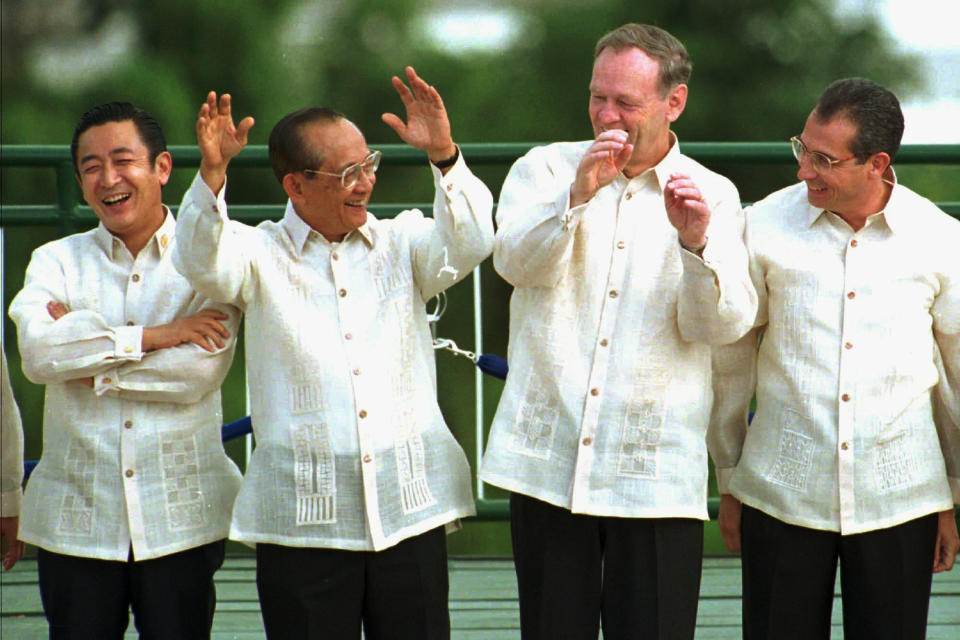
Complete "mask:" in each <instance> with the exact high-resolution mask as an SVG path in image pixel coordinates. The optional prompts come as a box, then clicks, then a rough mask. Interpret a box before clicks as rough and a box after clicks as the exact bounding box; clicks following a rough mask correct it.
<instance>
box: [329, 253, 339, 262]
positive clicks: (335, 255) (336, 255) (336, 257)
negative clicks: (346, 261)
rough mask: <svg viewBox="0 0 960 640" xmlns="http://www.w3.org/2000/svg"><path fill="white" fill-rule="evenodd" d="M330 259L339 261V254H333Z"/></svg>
mask: <svg viewBox="0 0 960 640" xmlns="http://www.w3.org/2000/svg"><path fill="white" fill-rule="evenodd" d="M331 257H332V258H333V259H334V260H339V259H340V254H339V253H335V254H333V256H331Z"/></svg>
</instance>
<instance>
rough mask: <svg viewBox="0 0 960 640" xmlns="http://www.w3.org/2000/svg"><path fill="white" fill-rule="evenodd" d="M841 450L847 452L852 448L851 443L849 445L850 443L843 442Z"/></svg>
mask: <svg viewBox="0 0 960 640" xmlns="http://www.w3.org/2000/svg"><path fill="white" fill-rule="evenodd" d="M840 448H841V449H843V450H844V451H846V450H847V449H849V448H850V443H848V442H843V443H841V444H840Z"/></svg>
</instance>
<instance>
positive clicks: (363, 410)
mask: <svg viewBox="0 0 960 640" xmlns="http://www.w3.org/2000/svg"><path fill="white" fill-rule="evenodd" d="M357 415H359V416H360V417H361V418H366V417H367V410H366V409H360V413H359V414H357Z"/></svg>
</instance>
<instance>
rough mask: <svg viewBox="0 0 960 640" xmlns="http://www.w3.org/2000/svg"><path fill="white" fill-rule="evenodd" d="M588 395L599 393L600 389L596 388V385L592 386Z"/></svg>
mask: <svg viewBox="0 0 960 640" xmlns="http://www.w3.org/2000/svg"><path fill="white" fill-rule="evenodd" d="M590 395H592V396H598V395H600V389H597V388H596V387H594V388H593V389H590Z"/></svg>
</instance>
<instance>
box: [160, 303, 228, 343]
mask: <svg viewBox="0 0 960 640" xmlns="http://www.w3.org/2000/svg"><path fill="white" fill-rule="evenodd" d="M229 317H230V316H228V315H227V314H225V313H223V312H222V311H215V310H213V309H203V310H202V311H198V312H197V313H196V314H194V315H192V316H186V317H183V318H177V319H176V320H174V321H173V322H171V323H170V324H162V325H160V326H157V327H144V328H143V341H142V343H141V344H142V346H141V349H142V350H143V351H155V350H157V349H168V348H170V347H175V346H177V345H179V344H184V343H186V342H192V343H194V344H195V345H197V346H199V347H201V348H203V349H205V350H207V351H209V352H210V353H213V352H214V351H216V350H217V349H222V348H223V347H224V344H225V343H224V340H225V339H227V338H229V337H230V332H229V331H227V329H226V327H224V326H223V324H221V322H220V321H221V320H226V319H227V318H229Z"/></svg>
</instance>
